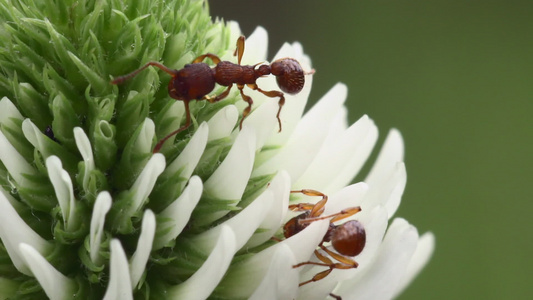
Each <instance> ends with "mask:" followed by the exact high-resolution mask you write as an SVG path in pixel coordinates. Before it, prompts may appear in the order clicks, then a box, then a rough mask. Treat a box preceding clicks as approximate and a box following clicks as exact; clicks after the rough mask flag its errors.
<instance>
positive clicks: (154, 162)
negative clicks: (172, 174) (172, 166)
mask: <svg viewBox="0 0 533 300" xmlns="http://www.w3.org/2000/svg"><path fill="white" fill-rule="evenodd" d="M163 170H165V156H163V154H161V153H156V154H154V155H153V156H152V157H151V158H150V160H149V161H148V163H147V164H146V166H145V167H144V169H143V170H142V172H141V174H140V175H139V177H137V179H136V180H135V183H133V186H132V187H131V190H132V191H134V193H133V202H132V204H131V206H130V212H134V211H137V210H138V209H139V207H141V205H142V204H143V203H144V201H145V200H146V199H147V198H148V195H150V192H151V191H152V189H153V188H154V185H155V182H156V180H157V177H158V176H159V175H160V174H161V173H162V172H163Z"/></svg>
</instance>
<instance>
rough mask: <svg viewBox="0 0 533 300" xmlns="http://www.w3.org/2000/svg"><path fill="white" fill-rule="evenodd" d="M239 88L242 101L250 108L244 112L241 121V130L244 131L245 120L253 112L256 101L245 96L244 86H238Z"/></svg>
mask: <svg viewBox="0 0 533 300" xmlns="http://www.w3.org/2000/svg"><path fill="white" fill-rule="evenodd" d="M237 88H238V89H239V90H240V91H241V97H242V100H244V101H246V102H247V103H248V106H247V107H246V108H245V109H244V111H243V112H242V119H241V122H240V123H239V129H242V122H244V119H245V118H246V117H247V116H248V115H249V114H250V112H251V111H252V104H253V103H254V101H253V100H252V97H250V96H247V95H245V94H244V92H243V91H242V89H243V88H244V85H240V84H237Z"/></svg>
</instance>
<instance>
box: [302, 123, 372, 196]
mask: <svg viewBox="0 0 533 300" xmlns="http://www.w3.org/2000/svg"><path fill="white" fill-rule="evenodd" d="M372 132H377V131H376V129H375V125H374V123H373V122H372V120H370V119H369V118H368V117H367V116H363V117H362V118H361V119H359V121H357V122H356V123H355V124H353V125H352V126H351V127H350V128H348V129H347V130H346V131H345V132H343V134H342V135H340V136H338V137H337V138H335V139H329V138H328V139H327V140H326V142H324V144H323V145H322V147H321V149H320V151H319V152H318V153H317V155H316V157H315V158H314V159H313V162H312V163H311V164H310V165H309V166H308V168H307V170H306V171H305V173H304V174H303V175H302V176H301V177H300V178H299V179H298V181H297V182H296V183H295V184H294V186H293V187H296V188H304V187H307V188H309V187H312V188H314V189H318V190H320V191H323V192H326V193H327V192H329V191H331V189H328V186H329V185H328V183H329V182H331V179H335V178H337V177H338V176H339V173H341V172H342V173H345V171H344V170H346V169H348V170H349V173H348V176H347V177H349V178H344V180H342V181H343V183H348V182H350V181H351V180H352V179H353V176H355V175H356V174H357V172H359V170H360V169H361V167H362V166H363V164H364V163H365V161H366V159H367V158H368V156H369V155H370V151H371V150H372V147H373V145H374V142H375V140H376V139H377V135H373V136H374V140H373V141H369V142H370V143H369V145H367V144H365V142H367V140H366V139H367V136H368V135H369V134H370V135H372ZM353 158H356V159H353ZM348 161H350V162H351V164H350V165H348V164H347V162H348ZM343 171H344V172H343ZM344 176H346V175H344ZM333 188H338V187H337V186H335V187H333Z"/></svg>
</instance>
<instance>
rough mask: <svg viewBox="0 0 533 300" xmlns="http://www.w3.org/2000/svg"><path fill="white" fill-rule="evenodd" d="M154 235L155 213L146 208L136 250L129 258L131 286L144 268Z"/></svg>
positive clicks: (136, 281)
mask: <svg viewBox="0 0 533 300" xmlns="http://www.w3.org/2000/svg"><path fill="white" fill-rule="evenodd" d="M154 235H155V215H154V213H153V212H152V211H151V210H149V209H148V210H146V211H145V212H144V216H143V222H142V229H141V235H140V236H139V241H138V242H137V250H136V251H135V253H133V255H132V257H131V259H130V273H131V286H136V285H137V283H139V281H140V280H141V276H142V275H143V273H144V269H145V268H146V263H147V262H148V258H149V257H150V252H151V251H152V243H153V241H154Z"/></svg>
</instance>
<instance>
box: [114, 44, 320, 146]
mask: <svg viewBox="0 0 533 300" xmlns="http://www.w3.org/2000/svg"><path fill="white" fill-rule="evenodd" d="M243 54H244V36H240V37H239V39H238V40H237V49H235V52H234V53H233V55H234V56H237V57H238V60H237V64H235V63H232V62H229V61H221V60H220V58H219V57H218V56H216V55H214V54H211V53H207V54H203V55H200V56H198V57H197V58H196V59H195V60H193V62H192V63H191V64H186V65H185V66H184V67H183V69H181V70H173V69H170V68H168V67H166V66H164V65H162V64H161V63H158V62H155V61H151V62H148V63H146V64H145V65H144V66H142V67H141V68H139V69H137V70H135V71H133V72H131V73H129V74H127V75H123V76H119V77H117V78H115V79H114V80H113V81H111V83H112V84H119V83H122V82H124V81H126V80H128V79H130V78H132V77H134V76H135V75H137V74H138V73H139V72H141V71H142V70H144V69H146V68H147V67H149V66H154V67H157V68H159V69H161V70H163V71H165V72H166V73H168V74H169V75H170V76H172V79H171V80H170V82H169V83H168V93H169V95H170V97H172V98H174V99H176V100H180V101H183V103H184V104H185V114H186V121H185V124H184V125H183V126H181V127H180V128H179V129H177V130H175V131H173V132H171V133H170V134H168V135H167V136H165V137H164V138H163V139H162V140H160V141H159V142H158V143H157V145H156V146H155V148H154V151H153V152H154V153H156V152H159V150H160V149H161V146H162V145H163V143H164V142H165V141H166V140H168V139H169V138H171V137H172V136H174V135H176V134H178V133H180V132H181V131H183V130H185V129H187V128H188V127H189V126H190V125H191V112H190V110H189V102H190V101H191V100H207V101H208V102H209V103H214V102H218V101H220V100H222V99H224V98H226V97H227V96H228V94H229V92H230V90H231V88H232V86H233V85H234V84H236V85H237V88H238V89H239V91H240V93H241V97H242V99H243V100H244V101H246V102H247V103H248V106H247V107H246V108H245V109H244V111H243V113H242V119H241V122H240V124H239V128H241V129H242V122H243V121H244V119H245V118H246V116H248V114H249V113H250V111H251V110H252V104H253V100H252V98H251V97H250V96H247V95H245V94H244V92H243V88H244V86H245V85H246V86H248V87H249V88H251V89H253V90H256V91H259V92H261V93H262V94H263V95H265V96H267V97H271V98H275V97H278V98H279V101H278V104H279V109H278V113H277V115H276V118H277V119H278V123H279V131H281V119H280V117H279V115H280V113H281V108H282V107H283V104H285V96H284V94H283V93H282V92H280V91H275V90H273V91H264V90H262V89H260V88H259V87H258V86H257V84H256V80H257V79H258V78H260V77H263V76H266V75H270V74H272V75H274V76H276V81H277V83H278V86H279V88H280V89H281V90H282V91H283V92H285V93H288V94H297V93H299V92H300V91H301V90H302V89H303V87H304V84H305V75H311V74H313V73H314V72H315V71H314V70H311V71H309V72H304V71H303V70H302V67H301V66H300V63H298V61H297V60H295V59H293V58H288V57H286V58H280V59H278V60H276V61H274V62H272V63H271V64H270V65H268V64H261V63H258V64H255V65H253V66H248V65H244V66H243V65H241V59H242V55H243ZM206 58H210V59H211V61H212V62H213V63H214V64H215V67H213V68H211V67H209V65H208V64H206V63H204V62H203V61H204V59H206ZM215 83H218V84H219V85H222V86H227V87H228V88H227V89H226V90H225V91H224V92H222V93H221V94H220V95H218V96H209V95H208V94H209V93H210V92H212V91H213V89H214V88H215Z"/></svg>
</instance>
